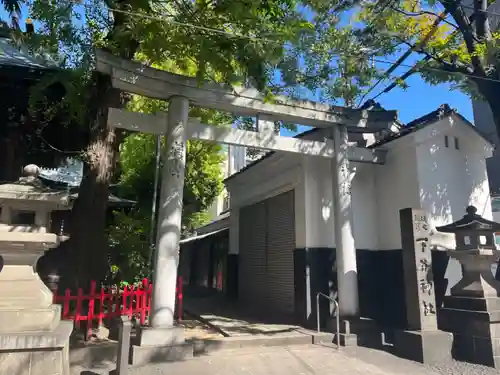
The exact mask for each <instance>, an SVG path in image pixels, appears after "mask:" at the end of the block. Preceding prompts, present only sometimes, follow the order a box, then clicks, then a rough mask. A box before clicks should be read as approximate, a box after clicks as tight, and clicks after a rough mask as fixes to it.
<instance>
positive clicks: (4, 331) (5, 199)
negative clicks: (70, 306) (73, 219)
mask: <svg viewBox="0 0 500 375" xmlns="http://www.w3.org/2000/svg"><path fill="white" fill-rule="evenodd" d="M38 173H39V168H38V167H37V166H34V165H29V166H27V167H26V168H25V169H24V177H21V178H20V179H19V181H17V182H14V183H8V184H3V185H0V209H1V212H0V256H1V258H0V260H1V262H0V267H1V270H0V366H1V367H2V371H3V370H6V372H5V373H9V374H19V375H24V374H30V375H33V374H40V375H42V374H54V375H59V374H61V375H63V374H64V375H66V374H69V362H68V345H69V336H70V334H71V331H72V328H73V327H72V326H73V325H72V322H62V321H61V309H60V306H59V305H54V304H53V303H52V293H51V291H50V290H49V289H48V288H47V286H46V285H45V284H44V283H43V282H42V280H41V279H40V277H39V276H38V274H37V273H36V270H35V267H36V263H37V261H38V259H39V258H40V257H41V256H42V255H43V254H44V252H45V251H47V250H48V249H50V248H53V247H56V246H57V245H58V244H59V242H60V240H61V238H60V237H59V236H57V235H56V234H54V233H49V231H50V215H51V212H53V211H56V210H68V209H70V208H71V203H70V200H69V192H68V191H57V190H51V189H48V188H46V187H45V186H44V185H43V183H42V182H41V180H40V179H38ZM9 370H10V371H9Z"/></svg>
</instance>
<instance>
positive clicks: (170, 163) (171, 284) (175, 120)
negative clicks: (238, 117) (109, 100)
mask: <svg viewBox="0 0 500 375" xmlns="http://www.w3.org/2000/svg"><path fill="white" fill-rule="evenodd" d="M188 112H189V100H188V99H186V98H183V97H172V98H170V100H169V105H168V127H167V130H166V149H165V156H164V159H163V160H164V165H163V171H162V181H161V196H160V206H159V212H158V228H157V236H156V252H155V256H154V268H153V270H154V271H153V296H152V301H151V318H150V325H151V327H152V328H171V327H172V326H173V322H174V309H175V287H176V283H177V266H178V264H179V239H180V234H181V220H182V196H183V189H184V170H185V164H186V138H185V128H186V124H187V121H188Z"/></svg>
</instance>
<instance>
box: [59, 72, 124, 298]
mask: <svg viewBox="0 0 500 375" xmlns="http://www.w3.org/2000/svg"><path fill="white" fill-rule="evenodd" d="M91 93H92V95H90V96H89V97H90V98H91V99H90V100H91V103H89V104H90V105H93V106H95V109H94V110H90V111H89V115H90V116H93V115H94V114H95V117H94V119H95V120H94V125H93V127H92V131H91V138H90V142H89V145H88V147H87V149H86V153H85V156H86V160H85V161H86V162H85V168H84V175H83V179H82V183H81V185H80V189H79V194H78V199H77V200H76V202H75V204H74V207H73V211H72V217H71V230H70V233H71V238H70V242H69V246H68V249H69V251H71V254H72V256H71V260H72V267H70V268H69V269H68V271H70V272H71V274H70V275H66V276H69V279H68V278H66V277H65V279H66V280H65V282H64V284H66V286H72V287H82V288H85V289H87V288H88V287H89V283H90V280H95V281H97V282H98V283H99V282H102V281H103V280H104V278H105V277H106V274H107V271H108V243H107V236H106V232H105V228H106V211H107V204H108V197H109V184H110V182H111V180H112V178H113V175H114V171H115V166H116V163H117V155H118V148H119V145H120V141H121V136H122V133H121V132H120V131H118V130H117V129H114V128H109V127H108V126H107V117H108V107H120V106H121V104H122V100H121V98H122V96H121V94H120V92H119V91H117V90H115V89H113V88H112V85H111V81H110V79H109V77H105V76H102V75H100V74H96V77H95V79H94V85H93V87H92V90H91Z"/></svg>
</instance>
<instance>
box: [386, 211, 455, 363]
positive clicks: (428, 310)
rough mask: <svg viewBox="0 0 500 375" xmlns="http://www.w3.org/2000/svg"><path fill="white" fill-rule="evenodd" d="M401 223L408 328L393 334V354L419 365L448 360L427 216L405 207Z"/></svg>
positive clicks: (448, 347)
mask: <svg viewBox="0 0 500 375" xmlns="http://www.w3.org/2000/svg"><path fill="white" fill-rule="evenodd" d="M400 222H401V244H402V247H403V270H404V281H405V302H406V320H407V329H406V330H404V331H397V332H396V334H395V337H394V344H395V348H396V352H397V353H398V354H399V355H400V356H402V357H404V358H408V359H411V360H414V361H418V362H421V363H439V362H446V361H449V360H451V347H452V335H451V334H450V333H448V332H443V331H440V330H438V328H437V318H436V296H435V292H434V278H433V273H432V253H431V248H430V246H429V235H430V228H429V223H428V221H427V216H426V214H425V212H424V211H423V210H420V209H412V208H405V209H402V210H400Z"/></svg>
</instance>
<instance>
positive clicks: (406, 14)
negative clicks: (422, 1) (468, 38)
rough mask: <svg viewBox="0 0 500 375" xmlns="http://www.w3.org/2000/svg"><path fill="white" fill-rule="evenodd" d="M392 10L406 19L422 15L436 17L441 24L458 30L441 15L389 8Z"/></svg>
mask: <svg viewBox="0 0 500 375" xmlns="http://www.w3.org/2000/svg"><path fill="white" fill-rule="evenodd" d="M391 9H392V10H394V11H396V12H398V13H401V14H403V15H405V16H407V17H418V16H421V15H424V14H427V15H430V16H433V17H436V18H437V19H439V20H441V22H444V23H447V24H448V25H450V26H452V27H454V28H455V29H458V26H457V25H455V24H454V23H452V22H450V21H448V20H447V19H446V18H445V17H442V16H441V15H439V14H436V13H434V12H428V11H425V10H423V11H420V12H407V11H405V10H403V9H400V8H396V7H391Z"/></svg>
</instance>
